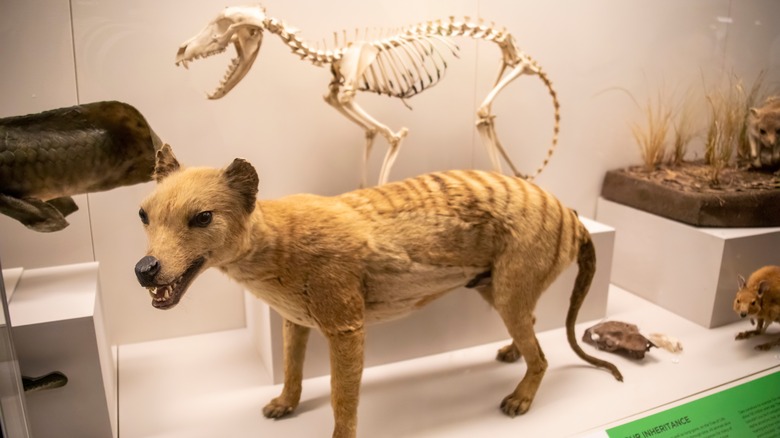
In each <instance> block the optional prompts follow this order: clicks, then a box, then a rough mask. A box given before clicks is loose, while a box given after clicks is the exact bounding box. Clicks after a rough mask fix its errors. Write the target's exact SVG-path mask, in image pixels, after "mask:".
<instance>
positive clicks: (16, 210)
mask: <svg viewBox="0 0 780 438" xmlns="http://www.w3.org/2000/svg"><path fill="white" fill-rule="evenodd" d="M161 146H162V142H161V141H160V139H159V137H157V135H156V134H155V133H154V131H153V130H152V129H151V127H150V126H149V124H148V123H147V122H146V119H144V117H143V115H141V113H140V112H139V111H138V110H137V109H135V108H133V107H132V106H130V105H128V104H126V103H122V102H116V101H110V102H94V103H88V104H84V105H77V106H72V107H67V108H59V109H54V110H50V111H45V112H42V113H37V114H30V115H26V116H16V117H9V118H3V119H0V213H3V214H5V215H7V216H10V217H12V218H14V219H16V220H18V221H19V222H21V223H22V224H24V225H25V226H27V227H28V228H31V229H33V230H35V231H41V232H52V231H58V230H61V229H63V228H65V227H67V226H68V222H67V221H66V220H65V216H67V215H68V214H70V213H73V212H74V211H76V210H78V206H77V205H76V203H75V202H73V199H72V198H71V196H72V195H78V194H82V193H90V192H101V191H105V190H111V189H113V188H116V187H121V186H129V185H133V184H138V183H143V182H146V181H150V180H151V179H152V172H153V170H154V156H155V152H156V151H157V150H158V149H160V147H161Z"/></svg>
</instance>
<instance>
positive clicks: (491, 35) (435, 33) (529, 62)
mask: <svg viewBox="0 0 780 438" xmlns="http://www.w3.org/2000/svg"><path fill="white" fill-rule="evenodd" d="M264 30H267V31H269V32H270V33H273V34H276V35H278V36H279V37H280V38H281V40H282V41H283V42H284V43H285V44H286V45H287V46H288V47H290V49H291V50H292V52H293V53H295V54H296V55H298V56H299V57H300V58H301V59H303V60H306V61H309V62H311V63H312V64H314V65H317V66H330V69H331V71H332V73H333V80H332V81H331V83H330V85H329V92H328V94H326V95H325V101H326V102H327V103H328V104H330V105H331V106H333V107H334V108H335V109H336V110H338V111H339V112H340V113H341V114H342V115H344V116H345V117H347V118H348V119H350V120H351V121H353V122H354V123H356V124H357V125H359V126H360V127H362V128H363V129H364V131H365V134H366V145H365V154H364V163H363V177H362V182H363V185H365V183H366V180H367V175H366V164H367V161H368V157H369V155H370V152H371V148H372V146H373V142H374V138H375V137H376V134H377V133H379V134H382V135H383V136H384V137H385V138H386V139H387V141H388V143H389V144H390V148H389V149H388V151H387V154H386V156H385V160H384V163H383V164H382V170H381V172H380V176H379V183H380V184H384V183H385V182H387V180H388V178H389V172H390V169H391V168H392V166H393V163H394V162H395V159H396V157H397V154H398V152H399V150H400V145H401V141H402V139H403V138H404V137H405V136H406V133H407V130H406V128H401V129H400V130H398V131H393V130H392V129H390V128H389V127H388V126H386V125H384V124H383V123H381V122H380V121H378V120H376V119H375V118H374V117H372V116H371V115H370V114H368V113H367V112H365V110H363V109H362V108H361V107H360V106H359V105H358V104H357V103H356V102H355V95H356V92H357V91H369V92H375V93H378V94H383V95H387V96H390V97H395V98H398V99H402V100H403V99H407V98H409V97H412V96H414V95H416V94H418V93H421V92H422V91H424V90H427V89H429V88H431V87H433V86H434V85H436V84H437V83H438V82H439V81H440V80H441V79H442V78H443V76H444V72H445V70H446V69H447V66H448V64H447V60H446V58H445V55H444V54H442V51H447V52H449V55H452V56H453V57H456V58H457V56H458V51H459V49H458V46H457V45H455V44H454V43H453V42H452V41H451V39H450V38H452V37H460V36H463V37H469V38H473V39H478V40H485V41H490V42H494V43H496V44H497V45H498V46H499V48H500V50H501V54H502V60H501V66H500V70H499V73H498V78H497V79H496V82H495V84H494V86H493V89H492V90H491V91H490V92H489V93H488V95H487V97H486V98H485V99H484V100H483V102H482V104H481V105H480V107H479V109H478V110H477V122H476V124H477V129H478V131H479V133H480V136H481V138H482V142H483V143H484V144H485V146H486V147H487V150H488V154H489V156H490V159H491V163H492V165H493V167H494V169H495V170H497V171H500V170H501V158H503V159H504V160H505V161H506V162H507V164H508V165H509V166H510V168H511V169H512V172H513V173H514V174H515V175H516V176H524V175H522V174H521V173H520V172H519V171H518V170H517V168H516V167H515V166H514V164H513V163H512V161H511V159H510V158H509V156H508V155H507V153H506V151H505V149H504V147H503V146H502V145H501V142H500V141H499V139H498V136H497V134H496V129H495V115H493V113H492V110H491V107H492V104H493V101H494V100H495V98H496V96H497V95H498V93H500V92H501V90H503V89H504V88H505V87H506V86H507V85H508V84H509V83H510V82H512V81H513V80H514V79H516V78H517V77H518V76H520V75H522V74H533V75H537V76H539V78H540V79H541V80H542V82H543V83H544V84H545V86H546V87H547V89H548V91H549V93H550V96H551V97H552V101H553V107H554V126H553V138H552V144H551V146H550V148H549V149H548V151H547V156H546V157H545V159H544V161H543V163H542V165H541V166H540V167H539V168H538V169H537V170H536V172H535V173H534V174H533V175H531V176H525V177H526V178H529V179H532V178H533V177H535V176H536V175H538V174H539V173H541V171H542V170H543V169H544V167H545V166H546V165H547V163H548V161H549V158H550V156H551V155H552V153H553V150H554V149H555V146H556V145H557V142H558V132H559V121H560V115H559V104H558V99H557V95H556V93H555V90H554V89H553V88H552V83H551V81H550V80H549V78H548V77H547V75H546V74H545V73H544V72H543V71H542V69H541V67H539V65H538V64H537V63H536V62H535V61H534V60H533V59H531V58H530V57H529V56H527V55H526V54H524V53H523V52H521V51H520V50H519V49H518V48H517V45H516V43H515V40H514V38H513V37H512V35H511V34H510V33H509V32H507V31H506V30H505V29H501V30H499V29H498V28H496V26H495V25H494V24H490V25H487V24H484V23H483V22H481V21H480V22H474V21H472V20H471V19H469V18H468V17H466V18H465V19H463V20H458V19H455V18H454V17H450V18H449V20H437V21H430V22H427V23H422V24H417V25H414V26H409V27H406V28H403V29H400V30H399V31H397V32H396V33H395V34H393V35H390V36H383V37H378V38H373V39H372V38H368V36H367V34H368V32H366V34H365V35H364V37H363V38H359V37H358V36H356V37H355V39H354V40H352V41H349V40H348V39H347V38H346V35H345V37H344V38H343V39H342V41H341V44H340V45H338V44H339V42H338V38H336V44H337V47H336V48H334V49H333V50H328V49H327V48H326V49H321V48H316V47H313V46H312V45H311V44H309V43H307V42H305V41H303V40H302V39H301V38H300V37H299V36H298V30H297V29H294V28H291V27H290V26H288V25H286V24H285V23H284V22H282V21H280V20H277V19H275V18H270V17H267V16H266V15H265V12H264V10H262V9H261V8H260V7H257V6H255V7H229V8H226V9H225V10H224V11H223V12H222V13H221V14H220V15H218V16H217V18H216V19H215V20H213V21H212V22H211V23H210V24H209V25H207V26H206V28H205V29H203V31H201V33H200V34H198V35H196V36H195V37H194V38H192V39H190V40H189V41H187V42H185V43H184V44H183V45H182V46H181V47H180V48H179V52H178V55H177V59H176V61H177V64H180V63H181V64H183V65H184V66H186V65H187V62H188V61H190V60H193V59H197V58H199V57H205V56H209V55H210V54H212V53H215V52H218V51H221V50H224V48H225V47H226V46H227V45H228V44H229V43H230V42H232V43H234V44H235V46H236V49H237V52H238V57H237V58H236V59H234V61H233V63H232V64H231V66H230V67H229V68H228V72H227V73H226V76H225V79H224V80H223V81H222V83H221V84H220V87H219V88H218V89H217V90H216V91H215V92H214V93H213V94H212V95H210V96H209V97H210V98H212V99H217V98H220V97H222V96H224V95H225V94H227V93H228V92H229V91H230V90H231V89H232V88H233V87H234V86H235V85H236V84H237V83H238V82H239V81H240V80H241V79H242V78H243V76H244V75H245V74H246V73H247V72H248V70H249V68H250V67H251V65H252V63H253V62H254V59H255V57H256V56H257V52H258V50H259V47H260V43H261V41H262V32H263V31H264ZM499 154H500V155H499Z"/></svg>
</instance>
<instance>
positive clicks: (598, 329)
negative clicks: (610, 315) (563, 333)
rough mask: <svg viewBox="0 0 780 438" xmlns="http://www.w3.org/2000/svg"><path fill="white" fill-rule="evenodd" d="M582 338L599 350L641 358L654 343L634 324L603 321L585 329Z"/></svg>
mask: <svg viewBox="0 0 780 438" xmlns="http://www.w3.org/2000/svg"><path fill="white" fill-rule="evenodd" d="M582 340H583V341H585V342H586V343H588V344H590V345H593V346H595V347H596V348H598V349H599V350H604V351H609V352H622V353H625V354H627V355H628V356H629V357H631V358H633V359H643V358H644V357H645V352H646V351H649V350H650V348H651V347H655V344H653V343H652V342H650V341H649V340H648V339H647V338H646V337H644V336H642V335H641V334H640V333H639V328H638V327H637V326H636V325H634V324H628V323H625V322H620V321H604V322H602V323H599V324H596V325H594V326H593V327H591V328H589V329H587V330H585V334H584V335H583V336H582Z"/></svg>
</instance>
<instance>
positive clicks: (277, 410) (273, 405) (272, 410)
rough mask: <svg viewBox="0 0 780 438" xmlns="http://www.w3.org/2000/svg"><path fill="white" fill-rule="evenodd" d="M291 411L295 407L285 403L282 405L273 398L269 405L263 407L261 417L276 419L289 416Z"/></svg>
mask: <svg viewBox="0 0 780 438" xmlns="http://www.w3.org/2000/svg"><path fill="white" fill-rule="evenodd" d="M293 410H295V406H293V405H290V404H287V403H283V402H282V401H280V400H279V399H278V398H275V399H273V400H271V402H270V403H268V404H267V405H265V407H264V408H263V415H264V416H265V417H266V418H274V419H276V418H282V417H285V416H287V415H289V414H290V413H292V411H293Z"/></svg>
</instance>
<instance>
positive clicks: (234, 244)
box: [135, 145, 258, 309]
mask: <svg viewBox="0 0 780 438" xmlns="http://www.w3.org/2000/svg"><path fill="white" fill-rule="evenodd" d="M154 178H155V180H156V181H157V183H158V186H157V189H156V190H155V191H154V192H153V193H152V194H151V195H150V196H149V197H148V198H146V199H145V200H144V201H143V202H142V203H141V209H140V210H139V212H138V214H139V216H140V218H141V222H142V223H143V224H144V229H145V231H146V234H147V237H148V241H149V247H148V250H147V253H146V256H144V257H143V258H142V259H141V260H140V261H139V262H138V263H137V264H136V266H135V273H136V277H137V278H138V281H139V282H140V283H141V285H142V286H144V287H146V288H147V289H148V290H149V293H150V294H151V296H152V305H153V306H154V307H156V308H158V309H170V308H172V307H173V306H175V305H176V304H178V302H179V300H181V297H182V296H183V295H184V292H185V291H186V290H187V288H188V287H189V285H190V284H191V283H192V281H193V280H194V279H195V278H196V277H197V276H198V275H199V274H200V273H201V272H203V271H205V270H206V269H207V268H209V267H219V266H221V265H223V264H225V263H227V262H229V261H230V260H232V259H233V258H234V257H235V255H236V253H238V252H240V250H241V249H242V248H245V247H247V246H248V245H249V228H250V221H248V220H246V218H247V217H248V216H249V215H251V214H252V212H253V211H254V209H255V204H256V202H257V199H256V197H257V190H258V189H257V188H258V177H257V173H256V172H255V169H254V168H253V167H252V165H251V164H249V163H248V162H246V161H244V160H241V159H236V160H234V161H233V163H231V164H230V165H229V166H228V167H227V168H225V169H211V168H189V169H182V168H181V166H180V165H179V163H178V161H176V158H175V157H174V155H173V152H172V151H171V149H170V147H168V146H167V145H166V146H164V147H163V148H162V149H161V150H160V151H159V152H157V166H156V168H155V174H154Z"/></svg>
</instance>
